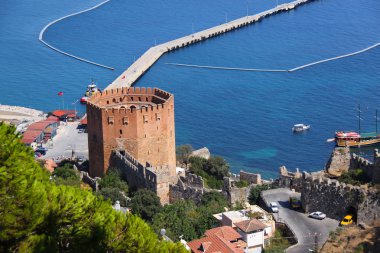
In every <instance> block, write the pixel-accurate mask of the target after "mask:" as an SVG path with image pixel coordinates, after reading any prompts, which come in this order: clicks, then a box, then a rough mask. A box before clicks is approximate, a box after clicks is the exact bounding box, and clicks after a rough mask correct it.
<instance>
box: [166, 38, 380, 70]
mask: <svg viewBox="0 0 380 253" xmlns="http://www.w3.org/2000/svg"><path fill="white" fill-rule="evenodd" d="M378 46H380V43H376V44H373V45H371V46H369V47H366V48H364V49H361V50H359V51H355V52H353V53H348V54H344V55H339V56H336V57H332V58H327V59H324V60H320V61H315V62H312V63H308V64H305V65H302V66H299V67H295V68H292V69H256V68H239V67H222V66H205V65H195V64H184V63H173V62H170V63H165V64H167V65H173V66H179V67H190V68H202V69H222V70H238V71H255V72H294V71H297V70H300V69H304V68H307V67H311V66H314V65H317V64H321V63H324V62H328V61H335V60H339V59H342V58H346V57H350V56H354V55H358V54H361V53H364V52H366V51H368V50H371V49H373V48H375V47H378Z"/></svg>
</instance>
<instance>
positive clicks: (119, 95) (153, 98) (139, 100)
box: [88, 87, 173, 109]
mask: <svg viewBox="0 0 380 253" xmlns="http://www.w3.org/2000/svg"><path fill="white" fill-rule="evenodd" d="M172 96H173V95H172V94H170V93H168V92H165V91H163V90H160V89H157V88H139V87H137V88H121V89H113V90H105V91H103V92H99V93H97V94H95V95H94V96H92V97H91V98H90V99H89V100H88V104H92V105H96V106H98V107H101V108H119V109H122V108H125V109H133V108H136V109H140V108H143V107H146V108H149V107H155V106H157V105H161V104H165V103H166V102H167V101H168V100H169V99H170V98H171V97H172Z"/></svg>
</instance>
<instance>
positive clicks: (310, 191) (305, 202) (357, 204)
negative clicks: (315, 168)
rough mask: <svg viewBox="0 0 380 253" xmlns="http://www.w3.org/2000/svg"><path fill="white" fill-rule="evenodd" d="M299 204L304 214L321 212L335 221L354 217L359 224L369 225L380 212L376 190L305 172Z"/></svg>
mask: <svg viewBox="0 0 380 253" xmlns="http://www.w3.org/2000/svg"><path fill="white" fill-rule="evenodd" d="M301 201H302V207H303V209H304V211H305V212H306V213H308V212H314V211H321V212H324V213H326V215H327V216H328V217H330V218H334V219H337V220H340V219H342V218H343V217H344V215H346V214H353V215H354V216H356V217H357V222H358V223H360V222H364V223H367V224H370V223H372V221H373V220H374V219H376V218H377V215H378V213H379V211H380V198H379V193H377V192H376V191H369V190H366V189H364V188H361V187H358V186H352V185H348V184H344V183H340V182H339V181H338V180H335V179H329V178H326V177H322V176H320V175H310V174H308V173H303V187H302V191H301Z"/></svg>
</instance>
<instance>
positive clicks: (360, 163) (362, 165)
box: [350, 149, 380, 184]
mask: <svg viewBox="0 0 380 253" xmlns="http://www.w3.org/2000/svg"><path fill="white" fill-rule="evenodd" d="M350 169H353V170H354V169H362V170H363V171H364V172H365V173H366V175H367V176H368V178H370V179H371V182H372V183H375V184H378V183H380V154H379V151H378V150H377V149H375V150H374V155H373V162H370V161H368V160H367V159H365V158H363V157H361V156H358V155H357V154H352V156H351V164H350Z"/></svg>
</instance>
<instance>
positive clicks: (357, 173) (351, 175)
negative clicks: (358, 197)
mask: <svg viewBox="0 0 380 253" xmlns="http://www.w3.org/2000/svg"><path fill="white" fill-rule="evenodd" d="M339 181H340V182H342V183H346V184H352V185H361V184H366V183H369V182H370V181H371V179H370V178H369V177H368V176H367V174H366V173H365V171H364V170H362V169H356V170H349V171H348V172H344V173H342V175H341V176H340V177H339Z"/></svg>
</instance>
